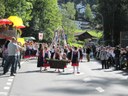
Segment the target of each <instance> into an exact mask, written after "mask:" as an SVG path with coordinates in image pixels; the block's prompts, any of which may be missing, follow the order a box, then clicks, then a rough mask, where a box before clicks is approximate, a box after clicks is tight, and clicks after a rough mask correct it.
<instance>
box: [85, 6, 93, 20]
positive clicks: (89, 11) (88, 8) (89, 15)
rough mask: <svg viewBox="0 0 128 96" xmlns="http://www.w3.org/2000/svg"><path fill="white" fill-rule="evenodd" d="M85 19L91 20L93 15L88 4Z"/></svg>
mask: <svg viewBox="0 0 128 96" xmlns="http://www.w3.org/2000/svg"><path fill="white" fill-rule="evenodd" d="M85 18H86V19H87V20H89V21H91V20H92V19H93V14H92V11H91V8H90V5H89V4H87V5H86V10H85Z"/></svg>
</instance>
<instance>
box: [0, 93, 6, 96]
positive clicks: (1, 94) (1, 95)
mask: <svg viewBox="0 0 128 96" xmlns="http://www.w3.org/2000/svg"><path fill="white" fill-rule="evenodd" d="M7 94H8V93H7V92H0V96H3V95H7Z"/></svg>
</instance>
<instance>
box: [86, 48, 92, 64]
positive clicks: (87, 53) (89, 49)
mask: <svg viewBox="0 0 128 96" xmlns="http://www.w3.org/2000/svg"><path fill="white" fill-rule="evenodd" d="M90 53H91V48H90V46H87V48H86V58H87V62H89V61H90Z"/></svg>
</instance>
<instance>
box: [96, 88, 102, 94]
mask: <svg viewBox="0 0 128 96" xmlns="http://www.w3.org/2000/svg"><path fill="white" fill-rule="evenodd" d="M96 90H97V91H98V92H100V93H102V92H104V89H103V88H101V87H97V88H96Z"/></svg>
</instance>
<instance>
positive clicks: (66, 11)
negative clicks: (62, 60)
mask: <svg viewBox="0 0 128 96" xmlns="http://www.w3.org/2000/svg"><path fill="white" fill-rule="evenodd" d="M61 12H62V27H63V29H64V31H65V33H66V34H67V37H68V42H72V41H74V40H75V39H74V35H73V34H74V31H75V30H76V24H75V22H74V19H75V14H76V10H75V8H74V3H72V2H68V3H66V4H63V5H62V9H61Z"/></svg>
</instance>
